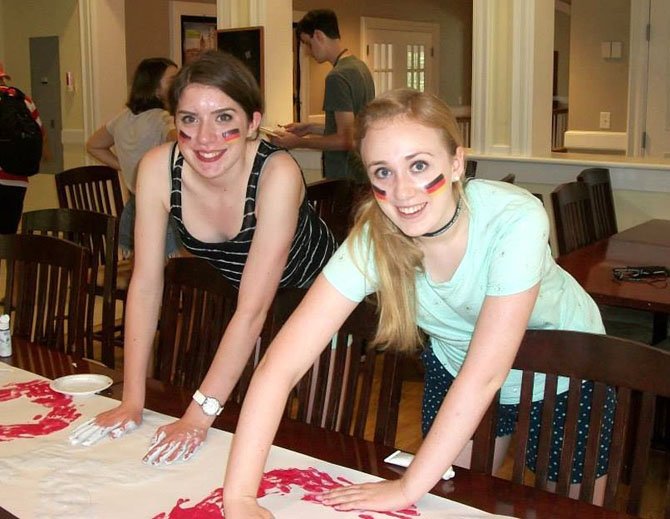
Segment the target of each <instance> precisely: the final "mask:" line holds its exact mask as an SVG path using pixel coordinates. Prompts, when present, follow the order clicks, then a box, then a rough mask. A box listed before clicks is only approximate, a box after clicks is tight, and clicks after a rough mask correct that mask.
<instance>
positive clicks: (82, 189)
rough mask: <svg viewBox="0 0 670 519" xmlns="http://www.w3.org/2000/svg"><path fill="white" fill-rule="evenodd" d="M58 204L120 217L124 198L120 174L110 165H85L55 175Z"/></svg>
mask: <svg viewBox="0 0 670 519" xmlns="http://www.w3.org/2000/svg"><path fill="white" fill-rule="evenodd" d="M55 178H56V193H57V195H58V205H59V206H60V207H62V208H69V209H82V210H85V211H95V212H97V213H105V214H109V215H112V216H116V217H117V218H119V217H120V216H121V211H123V197H122V195H121V184H120V182H119V173H118V172H117V171H116V170H115V169H114V168H110V167H109V166H81V167H78V168H72V169H66V170H65V171H61V172H60V173H57V174H56V175H55Z"/></svg>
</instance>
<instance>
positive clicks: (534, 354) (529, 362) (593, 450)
mask: <svg viewBox="0 0 670 519" xmlns="http://www.w3.org/2000/svg"><path fill="white" fill-rule="evenodd" d="M512 367H513V369H518V370H521V371H522V372H523V376H522V389H521V402H520V405H519V419H518V424H517V431H516V433H515V435H516V437H517V442H516V443H515V448H516V451H515V457H514V467H513V478H515V480H519V478H518V474H519V473H521V472H522V470H521V468H520V467H518V466H517V465H518V464H521V466H523V464H524V462H525V455H526V447H527V445H526V439H525V438H526V437H527V433H526V430H527V428H528V424H529V420H528V419H527V417H526V416H525V415H527V414H529V413H530V406H529V405H525V402H526V400H527V399H528V398H530V396H531V394H532V391H531V390H529V388H528V387H527V386H528V383H529V381H531V380H532V377H533V376H534V375H537V374H542V373H546V374H547V377H546V380H545V393H544V399H543V401H542V402H541V403H540V405H541V420H540V431H539V438H540V440H539V446H538V457H537V467H536V474H535V484H536V486H539V487H540V488H546V481H545V479H546V474H547V467H546V466H548V464H549V458H548V457H547V456H543V454H542V452H543V441H545V440H543V438H544V437H545V436H544V435H545V432H549V431H550V430H551V428H552V421H553V410H554V408H555V404H556V396H555V394H556V387H557V386H556V376H563V377H568V378H569V381H570V385H569V389H568V396H567V409H566V415H565V426H564V435H563V438H562V439H561V442H562V449H561V457H560V461H559V468H558V481H557V484H556V492H557V493H559V494H562V495H568V493H569V489H570V484H571V472H572V465H573V460H574V454H575V452H576V441H577V426H578V420H579V415H580V405H581V404H582V403H583V398H582V396H583V395H581V392H582V391H586V390H587V389H586V387H587V386H584V385H583V384H582V382H583V381H589V382H590V383H591V386H592V388H593V389H592V392H591V397H590V398H591V400H590V403H589V406H590V418H589V424H588V434H587V435H586V438H585V441H586V444H585V452H586V454H585V457H584V467H583V471H582V481H581V488H580V495H579V499H581V500H584V501H591V500H592V499H593V496H594V490H595V482H596V480H597V465H598V461H599V456H600V449H601V447H602V446H601V444H600V442H601V441H602V435H601V432H602V428H603V427H604V421H603V417H604V404H605V403H606V402H609V401H610V393H611V391H612V390H615V391H616V409H615V410H614V412H613V425H612V431H611V440H610V443H609V454H608V460H607V465H608V472H607V476H608V477H607V483H606V485H605V488H604V503H603V505H604V506H605V507H607V508H623V510H624V511H626V512H627V513H629V514H634V515H638V514H639V513H640V506H641V504H642V503H643V501H646V500H647V499H649V498H650V495H647V494H645V493H644V492H643V490H644V489H645V482H646V480H647V476H648V472H649V465H650V453H651V441H652V435H653V424H654V413H655V405H656V399H657V397H659V396H660V397H665V398H667V397H668V396H670V377H668V376H667V374H668V373H670V352H668V351H664V350H662V349H659V348H653V347H651V346H647V345H645V344H642V343H638V342H635V341H630V340H626V339H620V338H616V337H611V336H607V335H596V334H589V333H584V332H574V331H560V330H528V331H527V332H526V334H525V336H524V338H523V340H522V343H521V346H520V348H519V351H518V353H517V356H516V359H515V360H514V363H513V366H512ZM491 407H492V408H493V407H495V406H494V405H492V406H491ZM489 411H490V410H489ZM491 416H492V413H490V412H487V414H486V415H485V419H484V420H483V421H482V423H481V424H480V426H479V428H478V431H477V433H475V436H474V446H473V462H472V465H471V466H472V468H473V469H474V470H480V469H481V468H482V467H487V466H488V467H492V462H487V460H482V459H481V457H482V453H483V454H485V455H487V456H492V452H491V449H490V443H484V444H482V442H481V438H482V437H483V436H485V435H481V434H479V429H482V430H483V431H484V432H487V431H490V430H491V427H492V423H491V419H492V418H491ZM519 438H522V440H519ZM519 450H521V451H522V452H519ZM487 463H488V465H487ZM662 477H665V478H667V477H668V474H667V472H666V473H664V475H663V476H662ZM519 482H522V481H521V480H519ZM666 484H667V482H666ZM662 499H666V496H665V495H664V496H662ZM667 505H668V502H667V500H666V501H665V502H664V503H661V506H666V509H665V513H666V516H667V514H668V513H669V511H668V508H667Z"/></svg>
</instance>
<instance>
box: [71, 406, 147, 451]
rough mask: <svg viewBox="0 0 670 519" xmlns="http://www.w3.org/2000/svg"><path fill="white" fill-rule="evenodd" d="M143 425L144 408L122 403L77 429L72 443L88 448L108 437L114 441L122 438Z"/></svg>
mask: <svg viewBox="0 0 670 519" xmlns="http://www.w3.org/2000/svg"><path fill="white" fill-rule="evenodd" d="M141 423H142V407H141V406H140V407H139V408H138V407H135V406H133V405H130V404H128V403H125V402H122V403H121V405H119V406H118V407H115V408H114V409H110V410H109V411H105V412H104V413H100V414H99V415H98V416H96V417H95V418H93V419H91V420H88V421H87V422H84V423H83V424H81V425H80V426H79V427H77V428H76V429H75V430H74V432H73V433H72V434H71V435H70V438H69V439H70V443H71V444H72V445H82V446H84V447H88V446H90V445H93V444H94V443H97V442H98V441H99V440H101V439H102V438H105V437H107V436H109V437H111V438H112V439H116V438H120V437H121V436H123V435H124V434H126V433H127V432H130V431H133V430H134V429H137V427H138V426H139V424H141Z"/></svg>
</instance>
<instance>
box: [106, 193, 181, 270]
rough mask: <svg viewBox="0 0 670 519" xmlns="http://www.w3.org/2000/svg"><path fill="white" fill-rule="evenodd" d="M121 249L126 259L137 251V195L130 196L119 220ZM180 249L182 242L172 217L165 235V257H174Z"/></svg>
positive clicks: (169, 219)
mask: <svg viewBox="0 0 670 519" xmlns="http://www.w3.org/2000/svg"><path fill="white" fill-rule="evenodd" d="M119 247H121V250H122V251H123V253H124V257H128V256H130V254H131V253H132V252H133V250H134V249H135V195H130V198H129V199H128V202H126V205H125V206H123V212H122V213H121V218H120V220H119ZM180 247H181V240H180V239H179V234H178V233H177V228H176V227H175V225H174V222H173V221H172V216H170V217H169V218H168V227H167V233H166V235H165V257H166V258H170V257H172V256H174V255H175V254H176V253H177V251H179V249H180Z"/></svg>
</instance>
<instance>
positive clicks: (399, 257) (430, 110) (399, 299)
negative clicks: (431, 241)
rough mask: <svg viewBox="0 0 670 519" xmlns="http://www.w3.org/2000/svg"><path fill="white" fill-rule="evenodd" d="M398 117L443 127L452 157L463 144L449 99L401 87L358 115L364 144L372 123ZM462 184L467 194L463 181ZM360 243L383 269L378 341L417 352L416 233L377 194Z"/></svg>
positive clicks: (360, 217)
mask: <svg viewBox="0 0 670 519" xmlns="http://www.w3.org/2000/svg"><path fill="white" fill-rule="evenodd" d="M396 118H406V119H408V120H412V121H416V122H418V123H420V124H422V125H424V126H427V127H429V128H435V129H436V130H439V131H440V133H441V134H442V137H443V141H444V145H445V146H446V148H447V150H448V152H449V155H450V156H451V157H453V156H454V155H455V154H456V150H457V149H458V148H459V147H461V146H462V137H461V133H460V131H459V128H458V124H457V123H456V119H455V117H454V115H453V114H452V112H451V110H450V109H449V107H448V106H447V105H446V104H445V103H444V102H443V101H441V100H440V99H438V98H437V97H435V96H433V95H430V94H425V93H422V92H417V91H415V90H409V89H401V90H392V91H390V92H386V93H385V94H383V95H382V96H380V97H377V98H376V99H374V100H373V101H371V102H370V103H369V104H368V105H367V106H366V107H365V108H364V109H363V110H362V111H361V112H360V113H359V114H358V116H357V118H356V124H355V139H356V144H357V147H358V149H359V150H360V148H361V142H362V141H363V139H364V138H365V135H366V133H367V131H368V130H369V128H370V126H371V125H373V124H376V123H378V122H380V121H386V120H389V119H396ZM456 184H457V185H456V189H458V190H459V192H460V193H461V196H463V189H462V184H461V182H460V180H459V181H458V182H456ZM364 240H365V241H367V244H364V243H363V241H364ZM356 242H358V243H359V250H366V249H367V250H370V251H372V254H373V259H374V264H375V266H376V270H377V276H378V279H377V282H378V284H377V305H378V308H377V310H378V313H379V326H378V328H377V333H376V335H375V338H374V343H375V344H376V345H380V346H384V347H388V348H393V349H396V350H399V351H404V352H413V351H416V350H417V349H419V348H420V347H421V344H422V336H421V332H420V331H419V329H418V328H417V326H416V275H417V272H420V271H422V270H423V252H422V251H421V249H420V248H419V246H418V244H417V242H416V240H415V239H414V238H411V237H409V236H406V235H405V234H403V233H402V232H401V231H400V229H398V227H396V225H395V224H394V223H393V222H392V221H391V220H390V219H389V218H388V217H387V216H386V215H385V214H384V212H383V211H382V210H381V208H380V207H379V204H378V203H377V202H376V200H375V199H374V198H373V196H372V194H368V196H366V197H365V199H364V200H362V201H361V203H360V204H359V208H358V211H357V212H356V218H355V221H354V225H353V228H352V230H351V233H350V240H349V247H350V248H353V247H354V245H355V244H356ZM362 245H367V247H365V246H362ZM361 246H362V247H361ZM354 257H356V256H355V255H354ZM364 261H366V262H367V258H365V259H364ZM362 270H364V269H362Z"/></svg>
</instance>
